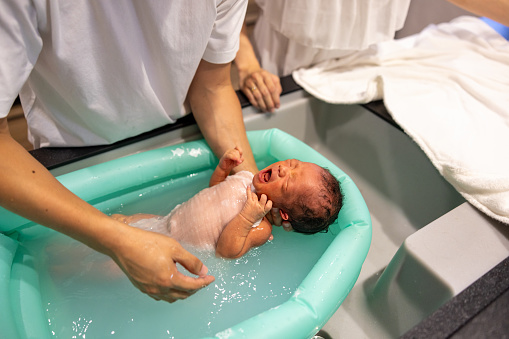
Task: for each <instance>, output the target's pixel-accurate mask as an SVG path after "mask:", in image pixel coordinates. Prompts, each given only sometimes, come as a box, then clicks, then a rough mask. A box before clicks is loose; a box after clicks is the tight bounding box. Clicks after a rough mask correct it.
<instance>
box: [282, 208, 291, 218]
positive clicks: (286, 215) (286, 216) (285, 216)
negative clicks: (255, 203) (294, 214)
mask: <svg viewBox="0 0 509 339" xmlns="http://www.w3.org/2000/svg"><path fill="white" fill-rule="evenodd" d="M279 214H280V215H281V218H282V219H283V220H288V219H289V218H290V216H289V215H288V213H286V212H285V211H283V210H282V209H279Z"/></svg>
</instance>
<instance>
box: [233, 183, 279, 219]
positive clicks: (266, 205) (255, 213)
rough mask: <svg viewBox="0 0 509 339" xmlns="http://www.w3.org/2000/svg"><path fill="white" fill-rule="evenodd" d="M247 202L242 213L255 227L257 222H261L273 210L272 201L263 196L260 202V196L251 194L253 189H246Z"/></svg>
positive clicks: (248, 187)
mask: <svg viewBox="0 0 509 339" xmlns="http://www.w3.org/2000/svg"><path fill="white" fill-rule="evenodd" d="M246 194H247V201H246V204H245V205H244V208H243V209H242V211H241V212H240V215H242V216H243V217H244V218H245V219H246V220H247V221H249V222H250V223H251V225H253V224H254V223H255V222H257V221H258V220H260V219H261V218H263V217H264V216H265V214H267V212H269V211H270V209H271V208H272V201H270V200H269V199H267V196H266V195H265V194H262V196H261V197H260V200H258V196H257V195H256V194H255V193H253V192H251V187H250V186H247V189H246Z"/></svg>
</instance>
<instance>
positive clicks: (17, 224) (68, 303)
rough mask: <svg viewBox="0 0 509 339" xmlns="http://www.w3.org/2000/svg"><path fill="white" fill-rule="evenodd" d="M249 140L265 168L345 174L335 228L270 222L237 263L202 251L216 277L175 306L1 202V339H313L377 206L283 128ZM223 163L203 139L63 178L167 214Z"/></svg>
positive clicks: (125, 207)
mask: <svg viewBox="0 0 509 339" xmlns="http://www.w3.org/2000/svg"><path fill="white" fill-rule="evenodd" d="M248 137H249V140H250V142H251V145H252V148H253V152H254V155H255V158H256V160H257V163H258V165H259V167H260V168H262V167H264V166H266V165H267V164H269V163H271V162H273V161H277V160H282V159H288V158H296V159H300V160H303V161H309V162H314V163H317V164H319V165H321V166H324V167H327V168H328V169H330V171H331V172H332V173H333V174H334V175H335V176H336V177H337V178H338V179H339V181H340V183H341V187H342V190H343V193H344V195H345V199H344V207H343V208H342V210H341V212H340V214H339V218H338V220H337V221H336V222H335V223H334V224H333V225H332V226H331V228H330V230H329V232H328V233H320V234H315V235H302V234H296V233H289V232H283V231H282V230H281V228H280V227H275V228H274V240H273V241H271V242H269V243H267V244H265V245H263V246H261V247H259V248H257V249H254V250H252V251H250V252H249V253H248V254H247V255H246V256H244V257H243V258H240V259H238V260H233V261H229V260H224V259H219V258H215V257H214V256H213V255H210V254H206V253H196V255H198V256H199V257H200V258H201V259H203V260H204V262H205V263H206V265H207V266H208V267H209V273H210V274H212V275H215V276H216V281H215V282H214V283H212V284H211V285H209V286H208V287H207V288H205V289H204V290H202V291H200V292H199V293H197V294H196V295H194V296H192V297H191V298H189V299H187V300H184V301H179V302H177V303H174V304H168V303H164V302H156V301H153V300H152V299H150V298H148V297H147V296H145V295H143V294H142V293H140V292H139V291H138V290H136V289H135V288H134V287H133V286H132V285H131V284H130V282H129V281H128V279H127V278H126V277H125V276H123V275H122V274H118V275H117V274H116V273H114V274H111V272H110V269H111V267H113V266H108V259H109V258H107V257H105V256H102V255H101V254H98V253H95V252H92V251H91V250H89V249H88V248H85V246H83V245H81V244H79V243H77V242H75V241H74V240H72V239H70V238H67V237H66V236H63V235H61V234H58V233H56V232H54V231H52V230H49V229H47V228H45V227H42V226H40V225H35V224H33V223H31V222H29V221H27V220H26V219H23V218H21V217H19V216H17V215H15V214H12V213H10V212H8V211H6V210H0V231H1V234H0V301H1V302H0V314H2V316H1V317H0V337H1V338H50V337H56V338H58V337H65V338H68V337H73V338H85V337H86V338H107V337H121V338H138V337H141V336H145V337H150V338H168V337H170V338H195V337H196V338H203V337H216V338H310V337H312V336H313V335H314V334H315V333H316V332H317V331H318V330H319V329H320V328H321V327H322V326H323V325H324V324H325V323H326V322H327V321H328V319H329V318H330V317H331V316H332V315H333V314H334V313H335V312H336V310H337V309H338V307H339V306H340V305H341V303H342V302H343V300H344V299H345V297H346V296H347V295H348V293H349V292H350V290H351V289H352V287H353V286H354V284H355V282H356V280H357V278H358V276H359V273H360V270H361V266H362V264H363V262H364V260H365V258H366V255H367V253H368V249H369V246H370V242H371V219H370V215H369V212H368V209H367V207H366V204H365V202H364V200H363V197H362V196H361V193H360V192H359V190H358V189H357V187H356V185H355V184H354V182H353V181H352V180H351V179H350V178H349V177H348V175H346V174H345V173H344V172H343V171H341V170H340V169H339V168H337V167H336V166H335V165H334V164H332V163H331V162H330V161H328V160H327V159H326V158H324V157H323V156H322V155H320V154H319V153H318V152H316V151H315V150H313V149H312V148H310V147H309V146H307V145H306V144H304V143H303V142H301V141H299V140H298V139H296V138H294V137H292V136H290V135H289V134H286V133H284V132H282V131H280V130H277V129H271V130H264V131H252V132H248ZM217 161H218V160H217V158H216V157H215V156H214V155H213V153H212V152H211V150H210V148H209V147H208V145H207V144H206V142H205V141H204V140H198V141H191V142H187V143H184V144H180V145H176V146H170V147H165V148H160V149H156V150H151V151H147V152H143V153H139V154H134V155H130V156H127V157H124V158H120V159H116V160H112V161H109V162H106V163H102V164H99V165H94V166H91V167H89V168H84V169H81V170H78V171H75V172H72V173H68V174H64V175H61V176H59V177H58V180H60V181H61V182H62V183H63V184H64V185H65V186H66V187H68V188H69V189H70V190H71V191H73V192H75V193H76V194H77V195H79V196H80V197H81V198H83V199H84V200H86V201H88V202H90V203H91V204H93V205H94V206H96V207H97V208H99V209H100V210H102V211H104V212H105V213H117V212H121V213H136V212H147V213H165V212H167V211H168V209H169V210H171V208H172V207H173V206H174V205H175V204H177V203H180V202H182V201H184V200H186V199H188V198H189V197H190V196H192V195H193V194H194V193H196V192H197V191H198V190H200V189H202V188H203V187H205V186H206V185H207V183H208V178H209V176H210V174H211V172H212V169H213V168H214V167H215V166H216V164H217ZM156 205H160V206H158V207H155V206H156ZM119 241H121V239H119ZM91 267H92V268H91ZM93 267H95V268H93ZM108 267H109V268H108ZM113 271H114V270H113ZM94 272H95V273H94ZM97 272H99V278H98V275H97ZM103 273H104V275H103ZM200 312H201V313H200Z"/></svg>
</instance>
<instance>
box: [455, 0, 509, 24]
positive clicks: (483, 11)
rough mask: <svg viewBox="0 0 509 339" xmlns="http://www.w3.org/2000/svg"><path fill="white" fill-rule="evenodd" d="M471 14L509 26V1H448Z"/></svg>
mask: <svg viewBox="0 0 509 339" xmlns="http://www.w3.org/2000/svg"><path fill="white" fill-rule="evenodd" d="M448 1H449V2H451V3H453V4H455V5H456V6H458V7H461V8H463V9H464V10H467V11H469V12H471V13H473V14H476V15H479V16H485V17H488V18H490V19H492V20H494V21H497V22H499V23H501V24H503V25H505V26H509V0H488V1H486V0H448Z"/></svg>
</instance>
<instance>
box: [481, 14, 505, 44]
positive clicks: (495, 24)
mask: <svg viewBox="0 0 509 339" xmlns="http://www.w3.org/2000/svg"><path fill="white" fill-rule="evenodd" d="M481 20H482V21H484V22H485V23H487V24H488V25H490V26H491V28H493V29H494V30H495V31H497V32H498V34H500V35H501V36H503V37H504V38H505V39H506V40H509V27H507V26H504V25H502V24H500V23H498V22H496V21H493V20H491V19H489V18H485V17H482V18H481Z"/></svg>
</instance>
